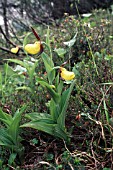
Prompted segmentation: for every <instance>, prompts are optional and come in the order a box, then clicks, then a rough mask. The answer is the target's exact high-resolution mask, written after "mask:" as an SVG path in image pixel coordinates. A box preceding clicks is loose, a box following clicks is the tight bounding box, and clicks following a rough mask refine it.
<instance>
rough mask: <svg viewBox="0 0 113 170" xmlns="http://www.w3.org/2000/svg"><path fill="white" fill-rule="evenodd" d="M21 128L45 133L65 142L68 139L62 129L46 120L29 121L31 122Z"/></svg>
mask: <svg viewBox="0 0 113 170" xmlns="http://www.w3.org/2000/svg"><path fill="white" fill-rule="evenodd" d="M21 127H30V128H34V129H37V130H40V131H43V132H46V133H48V134H50V135H52V136H55V137H58V138H61V139H64V140H66V141H67V139H68V136H67V133H66V132H65V131H63V130H62V129H60V127H59V125H57V124H49V122H48V121H47V120H40V121H31V122H28V123H25V124H23V125H22V126H21Z"/></svg>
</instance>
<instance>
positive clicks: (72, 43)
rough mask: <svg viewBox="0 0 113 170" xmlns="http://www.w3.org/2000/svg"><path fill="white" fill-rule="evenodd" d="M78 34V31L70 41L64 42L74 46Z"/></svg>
mask: <svg viewBox="0 0 113 170" xmlns="http://www.w3.org/2000/svg"><path fill="white" fill-rule="evenodd" d="M77 34H78V32H77V33H76V34H75V36H74V37H73V38H72V39H71V40H70V41H67V42H64V44H65V45H67V46H68V47H69V48H70V47H72V46H73V45H74V44H75V42H76V37H77Z"/></svg>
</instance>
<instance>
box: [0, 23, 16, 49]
mask: <svg viewBox="0 0 113 170" xmlns="http://www.w3.org/2000/svg"><path fill="white" fill-rule="evenodd" d="M0 32H1V33H2V34H3V36H4V38H5V39H6V41H7V42H8V43H9V44H12V45H13V46H14V47H16V44H15V43H13V42H12V41H11V40H10V39H9V38H8V37H7V36H6V34H5V33H4V31H3V29H2V27H1V26H0Z"/></svg>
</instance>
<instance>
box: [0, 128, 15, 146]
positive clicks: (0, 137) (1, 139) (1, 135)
mask: <svg viewBox="0 0 113 170" xmlns="http://www.w3.org/2000/svg"><path fill="white" fill-rule="evenodd" d="M0 145H1V146H6V147H9V148H11V147H12V146H13V145H14V143H13V140H12V138H11V136H10V135H9V134H8V132H7V129H5V128H4V129H3V128H1V129H0Z"/></svg>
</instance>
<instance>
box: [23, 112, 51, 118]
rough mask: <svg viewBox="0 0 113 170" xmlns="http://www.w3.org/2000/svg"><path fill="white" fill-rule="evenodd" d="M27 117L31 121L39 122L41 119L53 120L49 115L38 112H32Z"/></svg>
mask: <svg viewBox="0 0 113 170" xmlns="http://www.w3.org/2000/svg"><path fill="white" fill-rule="evenodd" d="M25 117H27V118H29V119H31V120H39V119H52V118H51V115H49V114H47V113H38V112H32V113H28V114H25Z"/></svg>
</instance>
